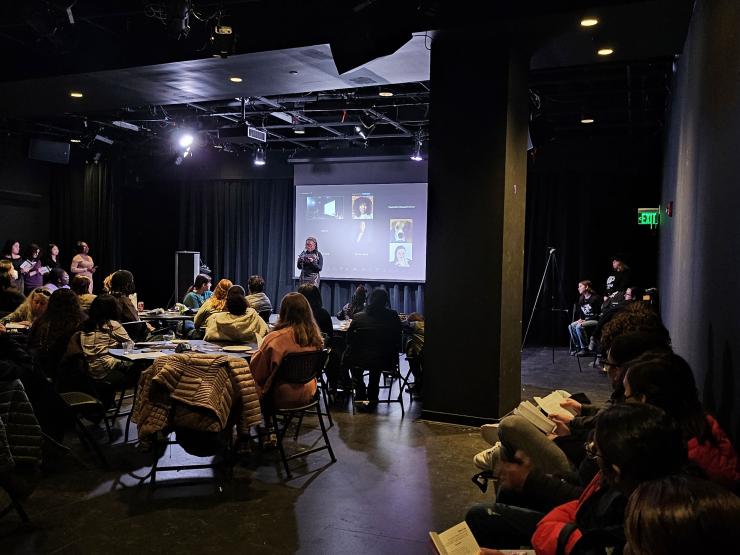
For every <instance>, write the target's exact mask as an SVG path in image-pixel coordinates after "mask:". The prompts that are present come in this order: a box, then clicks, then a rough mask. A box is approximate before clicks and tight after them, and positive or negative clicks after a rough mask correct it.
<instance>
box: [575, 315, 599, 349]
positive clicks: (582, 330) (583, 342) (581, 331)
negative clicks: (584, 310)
mask: <svg viewBox="0 0 740 555" xmlns="http://www.w3.org/2000/svg"><path fill="white" fill-rule="evenodd" d="M597 323H598V322H597V321H596V320H586V321H585V322H581V323H580V324H579V323H578V322H573V323H572V324H569V325H568V333H569V334H570V339H571V341H572V342H573V345H574V346H575V347H577V348H578V349H587V348H588V340H589V338H590V337H591V334H592V333H593V328H595V327H596V324H597Z"/></svg>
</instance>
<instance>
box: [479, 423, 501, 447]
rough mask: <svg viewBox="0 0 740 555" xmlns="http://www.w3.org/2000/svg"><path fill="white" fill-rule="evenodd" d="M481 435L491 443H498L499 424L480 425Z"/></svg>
mask: <svg viewBox="0 0 740 555" xmlns="http://www.w3.org/2000/svg"><path fill="white" fill-rule="evenodd" d="M480 435H481V436H483V439H485V440H486V441H487V442H488V443H489V444H490V445H496V444H497V443H498V424H483V426H481V427H480Z"/></svg>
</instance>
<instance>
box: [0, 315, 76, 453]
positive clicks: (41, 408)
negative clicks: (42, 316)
mask: <svg viewBox="0 0 740 555" xmlns="http://www.w3.org/2000/svg"><path fill="white" fill-rule="evenodd" d="M0 353H2V357H0V381H2V382H7V381H12V380H16V379H17V380H20V381H21V383H22V384H23V389H25V391H26V395H28V400H29V401H30V402H31V406H32V407H33V412H34V414H35V415H36V418H37V419H38V422H39V425H40V426H41V430H42V431H43V432H44V433H45V434H46V435H47V436H49V437H50V438H52V439H53V440H54V441H57V442H61V441H62V440H63V439H64V428H65V425H66V424H67V419H66V418H64V415H66V412H67V406H66V404H65V403H64V401H62V399H61V397H60V396H59V394H58V393H57V392H56V390H55V389H54V385H53V384H52V383H51V382H50V381H49V380H48V379H46V376H45V375H44V374H42V373H40V372H38V371H36V370H35V369H34V367H33V360H32V359H31V356H30V355H29V354H28V352H27V351H26V349H24V348H23V347H21V346H20V345H19V344H18V343H17V342H16V341H15V340H14V339H13V338H12V337H11V336H10V335H8V333H7V330H6V329H5V326H4V325H3V324H0Z"/></svg>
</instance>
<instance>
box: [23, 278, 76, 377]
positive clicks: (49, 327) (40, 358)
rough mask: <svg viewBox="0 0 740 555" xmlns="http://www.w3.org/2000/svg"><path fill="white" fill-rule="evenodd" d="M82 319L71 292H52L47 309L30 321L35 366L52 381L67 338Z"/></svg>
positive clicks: (60, 290)
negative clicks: (33, 320) (32, 321)
mask: <svg viewBox="0 0 740 555" xmlns="http://www.w3.org/2000/svg"><path fill="white" fill-rule="evenodd" d="M85 319H86V318H85V315H84V314H83V313H82V310H80V303H79V301H78V300H77V294H76V293H75V292H74V291H70V290H69V289H59V290H57V291H54V293H52V295H51V297H50V298H49V306H48V307H47V308H46V312H44V314H43V315H41V316H40V317H39V318H38V319H37V320H36V321H35V322H34V323H33V325H32V326H31V330H30V332H29V336H28V350H29V352H30V353H31V354H32V356H33V360H34V366H35V368H37V369H38V370H39V371H41V372H43V373H44V374H45V375H46V376H48V377H49V378H51V379H52V380H54V379H55V378H56V374H57V369H58V366H59V363H60V362H61V360H62V357H63V356H64V354H65V353H66V352H67V346H68V344H69V340H70V339H71V338H72V335H74V333H75V332H76V331H78V330H79V329H80V325H81V324H82V322H83V321H84V320H85Z"/></svg>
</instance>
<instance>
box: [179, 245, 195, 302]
mask: <svg viewBox="0 0 740 555" xmlns="http://www.w3.org/2000/svg"><path fill="white" fill-rule="evenodd" d="M199 273H200V252H196V251H177V252H175V302H176V303H181V302H182V299H183V297H184V296H185V294H186V293H187V292H188V289H189V288H190V286H191V285H193V282H194V281H195V276H197V275H198V274H199Z"/></svg>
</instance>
